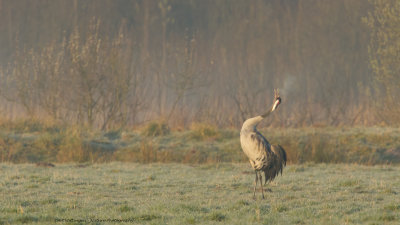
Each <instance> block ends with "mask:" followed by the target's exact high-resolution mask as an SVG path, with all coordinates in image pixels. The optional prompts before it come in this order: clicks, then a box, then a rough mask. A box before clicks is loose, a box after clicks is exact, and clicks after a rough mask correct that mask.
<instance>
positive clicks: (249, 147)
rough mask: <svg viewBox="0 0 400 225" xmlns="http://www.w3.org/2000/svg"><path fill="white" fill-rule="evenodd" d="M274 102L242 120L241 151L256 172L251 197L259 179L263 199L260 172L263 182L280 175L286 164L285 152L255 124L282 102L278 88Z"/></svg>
mask: <svg viewBox="0 0 400 225" xmlns="http://www.w3.org/2000/svg"><path fill="white" fill-rule="evenodd" d="M274 96H275V97H274V104H273V106H272V109H271V110H268V111H267V112H266V113H264V114H262V115H259V116H256V117H253V118H249V119H247V120H246V121H244V123H243V126H242V129H241V131H240V144H241V146H242V149H243V152H244V153H245V154H246V156H247V157H248V158H249V161H250V164H251V166H252V167H253V169H254V171H255V173H256V179H255V184H254V193H253V197H254V198H255V196H256V189H257V182H258V180H259V181H260V185H261V193H262V197H263V199H264V190H263V184H262V172H264V176H265V183H264V184H266V183H267V181H272V180H273V179H274V178H275V177H276V176H277V175H278V174H279V173H281V175H282V170H283V167H284V166H286V152H285V150H284V149H283V148H282V146H280V145H271V144H270V143H269V142H268V141H267V139H266V138H265V137H264V136H263V135H262V134H261V133H260V132H259V131H258V130H257V125H258V124H259V123H260V122H261V121H262V120H263V119H264V118H266V117H267V116H269V115H270V114H271V113H272V112H273V111H275V110H276V109H277V108H278V105H279V104H280V103H281V102H282V100H281V98H280V96H279V92H278V90H274Z"/></svg>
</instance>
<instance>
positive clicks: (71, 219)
mask: <svg viewBox="0 0 400 225" xmlns="http://www.w3.org/2000/svg"><path fill="white" fill-rule="evenodd" d="M239 153H240V152H238V154H239ZM0 173H1V174H2V175H1V176H0V196H2V200H1V202H0V224H15V223H17V224H23V223H33V224H55V223H56V224H87V223H88V222H92V223H93V224H115V223H116V222H117V223H121V224H128V223H135V224H398V221H399V220H400V201H399V200H398V199H399V194H400V179H399V174H400V167H398V166H387V165H381V166H360V165H353V164H312V163H311V164H302V165H289V166H288V167H287V168H285V170H284V174H283V176H280V177H278V178H277V179H276V180H275V181H274V182H272V183H270V184H268V185H267V186H266V189H267V188H268V189H271V191H266V192H265V196H266V199H264V200H262V199H261V193H257V199H256V200H254V199H253V198H252V187H253V179H254V174H253V171H252V170H251V169H250V165H248V164H247V163H246V164H232V163H219V164H202V165H195V166H191V165H187V164H186V165H185V164H158V163H157V164H137V163H118V162H113V163H108V164H107V163H105V164H91V165H87V166H86V167H78V166H77V165H75V164H57V165H56V167H53V168H44V167H36V166H34V165H32V164H8V163H3V164H0Z"/></svg>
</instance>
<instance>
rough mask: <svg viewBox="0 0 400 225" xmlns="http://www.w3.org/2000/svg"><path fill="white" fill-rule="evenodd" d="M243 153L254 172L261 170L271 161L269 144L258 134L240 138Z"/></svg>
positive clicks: (252, 133) (254, 133)
mask: <svg viewBox="0 0 400 225" xmlns="http://www.w3.org/2000/svg"><path fill="white" fill-rule="evenodd" d="M240 140H241V144H242V149H243V152H244V153H245V154H246V155H247V157H248V158H249V160H250V162H251V164H252V166H253V168H254V169H256V170H261V169H262V168H264V167H265V166H266V165H268V164H269V161H270V160H271V157H270V155H271V154H272V153H271V150H270V144H269V143H268V141H267V139H265V138H264V136H262V135H261V134H260V133H259V132H251V133H249V134H247V135H244V136H243V137H241V139H240Z"/></svg>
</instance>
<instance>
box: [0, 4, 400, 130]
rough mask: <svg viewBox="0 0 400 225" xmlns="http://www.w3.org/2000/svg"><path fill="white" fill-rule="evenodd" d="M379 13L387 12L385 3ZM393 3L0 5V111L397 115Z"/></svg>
mask: <svg viewBox="0 0 400 225" xmlns="http://www.w3.org/2000/svg"><path fill="white" fill-rule="evenodd" d="M387 9H390V10H387ZM399 13H400V3H399V1H396V0H388V1H381V0H374V1H369V2H367V1H359V0H335V1H320V0H309V1H302V0H252V1H244V0H243V1H231V0H218V1H215V0H112V1H111V0H73V1H64V0H38V1H29V0H21V1H7V0H0V32H1V34H2V35H0V47H1V49H2V51H1V52H0V60H1V61H0V63H1V64H0V66H1V68H0V95H1V100H0V113H1V115H2V117H3V118H6V119H17V118H39V119H46V120H48V119H51V120H55V121H62V122H66V123H70V124H79V125H85V126H88V127H94V128H101V129H115V128H121V127H125V126H135V125H138V124H141V123H144V122H147V121H151V120H160V119H161V120H164V121H166V122H167V124H168V125H169V126H171V127H178V128H179V127H181V128H187V127H189V126H190V125H191V124H192V123H194V122H202V123H208V124H215V125H216V126H219V127H238V126H240V125H241V123H242V122H243V121H244V120H245V119H246V118H248V117H251V116H255V115H258V114H260V113H262V112H264V111H265V110H268V109H269V107H270V105H271V104H272V98H273V89H274V88H280V93H281V97H282V99H283V103H282V105H281V107H280V108H279V110H278V111H277V112H276V113H275V115H273V116H272V118H270V119H268V120H267V122H266V123H267V124H266V125H268V126H275V127H277V126H285V127H288V126H292V127H298V126H326V125H329V126H340V125H350V126H351V125H377V124H379V125H394V124H398V123H400V116H399V115H400V103H399V101H396V100H395V99H398V98H399V97H400V88H399V87H400V78H399V74H400V66H399V65H400V63H399V62H400V58H399V57H400V55H399V54H398V52H399V51H400V44H398V43H399V42H400V31H399V29H394V28H396V27H397V28H398V27H399V26H400V19H399V17H398V16H396V15H399Z"/></svg>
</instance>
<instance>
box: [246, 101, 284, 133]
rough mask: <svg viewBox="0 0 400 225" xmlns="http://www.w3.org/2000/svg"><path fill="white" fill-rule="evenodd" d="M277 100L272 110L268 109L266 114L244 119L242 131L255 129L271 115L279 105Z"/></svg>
mask: <svg viewBox="0 0 400 225" xmlns="http://www.w3.org/2000/svg"><path fill="white" fill-rule="evenodd" d="M277 105H278V104H277V102H275V104H274V105H273V106H272V109H271V110H268V111H267V112H265V113H264V114H262V115H260V116H256V117H253V118H250V119H247V120H246V121H244V123H243V126H242V131H254V130H256V128H257V125H258V124H259V123H260V122H261V121H262V120H263V119H264V118H266V117H267V116H269V115H270V114H271V113H272V112H273V111H274V110H275V109H276V106H277Z"/></svg>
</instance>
